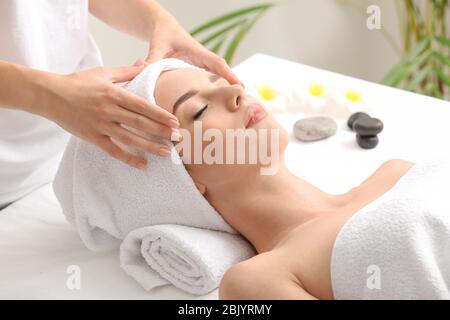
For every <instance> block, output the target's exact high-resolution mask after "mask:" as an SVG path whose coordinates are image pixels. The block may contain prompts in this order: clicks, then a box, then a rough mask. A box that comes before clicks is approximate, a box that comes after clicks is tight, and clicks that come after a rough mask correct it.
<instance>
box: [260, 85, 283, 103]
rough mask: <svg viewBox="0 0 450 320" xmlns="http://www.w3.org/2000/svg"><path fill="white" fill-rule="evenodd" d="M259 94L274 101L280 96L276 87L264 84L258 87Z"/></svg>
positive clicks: (266, 99) (267, 99)
mask: <svg viewBox="0 0 450 320" xmlns="http://www.w3.org/2000/svg"><path fill="white" fill-rule="evenodd" d="M257 91H258V94H259V96H260V97H261V98H262V99H263V100H264V101H267V102H271V101H274V100H276V99H277V98H278V92H277V90H276V89H275V88H274V87H271V86H268V85H264V86H260V87H258V88H257Z"/></svg>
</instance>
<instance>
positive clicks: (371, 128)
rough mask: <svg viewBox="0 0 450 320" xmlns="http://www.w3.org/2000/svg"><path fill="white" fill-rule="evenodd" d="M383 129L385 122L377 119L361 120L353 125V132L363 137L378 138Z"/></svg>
mask: <svg viewBox="0 0 450 320" xmlns="http://www.w3.org/2000/svg"><path fill="white" fill-rule="evenodd" d="M383 128H384V125H383V122H381V120H380V119H377V118H360V119H358V120H356V121H355V122H354V123H353V130H355V131H356V133H358V134H359V135H360V136H361V137H373V136H376V135H377V134H379V133H380V132H381V131H383Z"/></svg>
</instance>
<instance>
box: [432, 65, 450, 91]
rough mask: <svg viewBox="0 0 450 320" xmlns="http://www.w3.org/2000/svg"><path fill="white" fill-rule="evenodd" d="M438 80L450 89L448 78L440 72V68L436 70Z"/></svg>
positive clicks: (449, 79)
mask: <svg viewBox="0 0 450 320" xmlns="http://www.w3.org/2000/svg"><path fill="white" fill-rule="evenodd" d="M435 71H436V74H437V76H438V78H439V79H440V80H441V81H442V82H443V83H444V84H445V85H446V86H447V87H450V78H449V77H448V76H447V75H445V74H444V72H442V70H441V69H440V68H436V70H435Z"/></svg>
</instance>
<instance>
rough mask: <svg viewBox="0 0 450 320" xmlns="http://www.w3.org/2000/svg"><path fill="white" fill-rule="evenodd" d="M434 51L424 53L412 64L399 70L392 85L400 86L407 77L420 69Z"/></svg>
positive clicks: (393, 78)
mask: <svg viewBox="0 0 450 320" xmlns="http://www.w3.org/2000/svg"><path fill="white" fill-rule="evenodd" d="M432 53H433V51H431V50H427V51H424V52H423V53H422V54H421V55H420V56H418V57H416V59H415V60H414V61H413V62H412V63H411V64H410V65H407V66H405V67H403V68H401V69H399V70H398V72H397V73H395V74H394V75H393V77H392V80H391V82H390V85H392V86H394V87H396V86H398V85H399V84H400V83H401V82H402V81H403V80H404V79H405V78H406V77H407V76H409V75H410V74H411V73H412V72H413V71H414V70H415V69H416V68H418V67H420V66H421V65H422V64H423V63H424V62H425V61H426V60H427V59H428V58H429V57H430V56H431V55H432Z"/></svg>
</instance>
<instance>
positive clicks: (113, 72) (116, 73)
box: [104, 64, 145, 83]
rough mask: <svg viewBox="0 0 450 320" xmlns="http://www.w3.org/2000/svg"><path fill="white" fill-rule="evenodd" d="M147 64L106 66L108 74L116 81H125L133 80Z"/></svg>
mask: <svg viewBox="0 0 450 320" xmlns="http://www.w3.org/2000/svg"><path fill="white" fill-rule="evenodd" d="M144 68H145V64H142V65H138V66H132V67H119V68H105V70H104V71H105V72H106V75H107V76H108V78H109V79H110V80H111V81H112V82H114V83H117V82H125V81H131V80H133V79H134V78H135V77H136V76H137V75H138V74H139V73H140V72H141V71H142V70H143V69H144Z"/></svg>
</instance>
